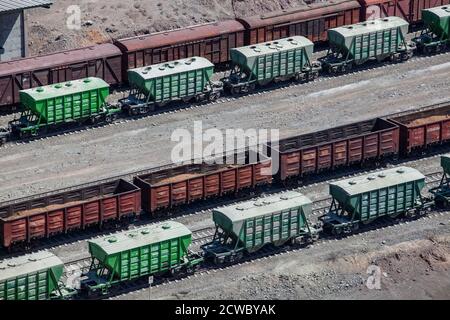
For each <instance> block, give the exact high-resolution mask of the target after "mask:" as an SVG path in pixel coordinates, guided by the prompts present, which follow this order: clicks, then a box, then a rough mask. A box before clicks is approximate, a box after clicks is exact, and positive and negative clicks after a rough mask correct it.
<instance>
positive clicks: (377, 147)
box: [269, 119, 399, 181]
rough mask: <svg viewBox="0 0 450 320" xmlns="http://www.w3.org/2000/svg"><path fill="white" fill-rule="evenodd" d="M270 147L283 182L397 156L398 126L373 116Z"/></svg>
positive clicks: (288, 139)
mask: <svg viewBox="0 0 450 320" xmlns="http://www.w3.org/2000/svg"><path fill="white" fill-rule="evenodd" d="M269 150H270V155H271V157H277V158H278V160H279V167H280V169H279V171H278V174H277V175H276V177H277V179H279V180H281V181H284V180H287V179H289V178H293V177H299V176H305V175H309V174H314V173H318V172H321V171H326V170H333V169H335V168H337V167H342V166H349V165H352V164H360V163H362V162H366V161H376V160H380V159H383V158H385V157H388V156H393V155H397V154H398V150H399V128H398V126H397V125H395V124H393V123H391V122H389V121H386V120H383V119H373V120H368V121H362V122H357V123H352V124H348V125H344V126H340V127H336V128H332V129H327V130H323V131H319V132H314V133H308V134H303V135H299V136H296V137H291V138H287V139H282V140H280V141H279V143H278V145H275V144H272V145H271V146H270V147H269Z"/></svg>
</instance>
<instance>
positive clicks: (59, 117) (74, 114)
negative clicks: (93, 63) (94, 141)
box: [10, 77, 120, 137]
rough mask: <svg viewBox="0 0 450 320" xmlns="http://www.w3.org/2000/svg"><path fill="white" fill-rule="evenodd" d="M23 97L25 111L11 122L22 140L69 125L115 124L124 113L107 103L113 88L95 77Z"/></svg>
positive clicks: (29, 91)
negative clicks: (43, 131) (118, 116)
mask: <svg viewBox="0 0 450 320" xmlns="http://www.w3.org/2000/svg"><path fill="white" fill-rule="evenodd" d="M19 95H20V102H21V104H22V107H23V111H22V114H21V116H20V119H15V120H13V121H11V122H10V127H11V131H12V133H13V135H16V136H19V137H24V136H31V135H36V134H38V133H39V131H41V130H43V129H44V130H48V129H50V128H54V127H61V126H64V125H65V124H69V123H72V124H73V123H76V124H82V123H85V122H88V121H90V122H91V123H95V122H100V121H112V120H113V119H114V118H115V116H116V113H117V112H118V111H120V110H119V109H117V108H114V107H111V106H109V105H107V103H106V98H107V97H108V95H109V85H108V84H107V83H106V82H105V81H103V80H102V79H100V78H94V77H92V78H85V79H81V80H74V81H69V82H63V83H58V84H53V85H48V86H44V87H38V88H32V89H27V90H21V91H20V93H19Z"/></svg>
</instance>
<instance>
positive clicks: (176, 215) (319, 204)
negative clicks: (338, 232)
mask: <svg viewBox="0 0 450 320" xmlns="http://www.w3.org/2000/svg"><path fill="white" fill-rule="evenodd" d="M449 150H450V147H445V146H444V147H442V148H435V149H433V152H430V153H429V154H428V155H427V157H425V158H409V159H407V160H406V161H405V160H400V161H396V162H393V163H390V165H393V166H395V165H404V166H408V165H411V164H415V163H419V162H422V161H427V160H431V159H432V158H434V157H437V156H439V155H440V154H443V153H447V152H449ZM380 169H381V168H370V169H367V168H358V169H356V168H355V167H349V168H345V169H344V170H341V171H337V172H336V171H335V172H324V173H321V174H317V175H314V177H311V179H309V180H306V183H305V184H303V185H298V184H295V185H293V186H289V187H286V186H282V185H271V186H267V189H263V190H260V192H259V193H249V194H243V195H241V196H239V197H235V196H230V197H227V198H213V199H209V200H207V201H205V202H199V203H197V204H195V205H194V206H190V207H188V208H185V207H179V208H174V209H173V210H171V211H170V212H166V214H164V215H160V216H156V217H150V216H148V217H146V216H145V215H141V219H140V220H138V221H135V222H133V223H131V224H130V225H129V226H126V227H130V228H133V227H139V226H142V225H152V224H156V223H160V222H163V221H166V220H180V219H185V218H187V219H189V218H190V217H193V216H199V217H201V216H205V217H210V216H211V214H212V209H213V208H217V207H223V206H227V205H230V204H238V203H241V202H244V201H247V200H250V199H252V198H255V197H264V196H266V195H267V196H270V195H273V194H276V193H280V192H283V191H286V190H298V191H300V192H304V193H305V194H307V193H308V190H307V189H309V188H311V187H313V188H316V187H321V186H324V185H326V184H328V183H330V182H334V181H338V180H341V179H347V178H351V177H354V176H358V175H363V174H370V173H373V172H377V171H379V170H380ZM149 172H151V170H150V171H149V170H145V171H142V172H133V173H129V174H127V175H121V176H118V177H113V178H110V179H107V180H99V181H95V182H92V183H89V184H88V185H94V184H97V183H102V182H105V181H110V180H116V179H119V178H122V179H128V180H130V179H132V177H133V176H135V175H138V174H145V173H149ZM441 175H442V172H441V171H436V172H433V173H430V174H428V175H426V181H427V183H429V184H437V183H438V182H439V181H440V178H441ZM302 182H303V181H302ZM70 189H71V188H67V189H64V190H70ZM58 192H59V191H58ZM50 193H53V192H50ZM46 194H49V193H44V194H42V195H46ZM28 198H30V197H25V198H20V199H15V200H12V201H9V202H5V203H6V204H14V203H16V202H21V201H25V200H26V199H28ZM330 200H331V198H330V197H328V196H327V197H324V198H321V199H317V200H316V201H314V203H313V211H312V217H318V216H320V215H322V214H324V213H325V212H326V210H327V209H328V207H329V204H330ZM124 227H125V226H122V227H118V228H115V229H114V230H113V231H110V232H109V231H108V229H106V230H105V229H98V228H90V229H87V230H80V231H78V232H77V231H74V232H72V233H68V234H63V235H60V236H56V237H54V238H49V239H41V240H39V241H38V242H36V243H35V245H34V248H32V252H35V251H37V250H55V249H58V248H62V247H65V246H67V245H71V244H76V243H78V242H81V241H85V240H87V239H89V238H94V237H99V236H107V235H111V234H112V233H114V232H118V231H121V230H124ZM126 227H125V228H126ZM21 254H23V252H22V251H19V252H14V253H13V254H11V253H9V252H6V251H5V252H3V253H0V259H6V258H10V257H14V256H18V255H21Z"/></svg>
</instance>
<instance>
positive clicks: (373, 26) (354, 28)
mask: <svg viewBox="0 0 450 320" xmlns="http://www.w3.org/2000/svg"><path fill="white" fill-rule="evenodd" d="M407 26H409V23H408V22H407V21H405V20H403V19H402V18H400V17H385V18H379V19H374V20H369V21H365V22H360V23H355V24H352V25H348V26H342V27H338V28H333V29H329V30H328V33H337V34H340V35H341V36H342V37H344V38H349V37H354V36H359V35H362V34H366V33H371V32H377V31H380V30H385V29H393V28H398V27H407Z"/></svg>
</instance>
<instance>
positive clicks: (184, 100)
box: [181, 97, 192, 103]
mask: <svg viewBox="0 0 450 320" xmlns="http://www.w3.org/2000/svg"><path fill="white" fill-rule="evenodd" d="M181 100H182V101H183V102H184V103H188V102H190V101H191V100H192V97H183V98H181Z"/></svg>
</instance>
